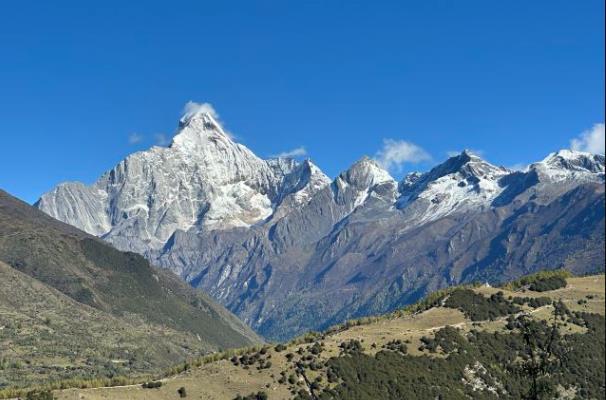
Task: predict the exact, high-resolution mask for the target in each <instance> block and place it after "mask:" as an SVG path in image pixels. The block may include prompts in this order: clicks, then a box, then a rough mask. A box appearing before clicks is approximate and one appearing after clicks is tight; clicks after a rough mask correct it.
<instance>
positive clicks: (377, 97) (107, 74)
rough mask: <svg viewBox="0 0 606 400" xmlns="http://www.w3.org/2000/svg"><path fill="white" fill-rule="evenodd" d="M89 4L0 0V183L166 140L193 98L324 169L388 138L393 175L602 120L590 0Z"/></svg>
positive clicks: (33, 183)
mask: <svg viewBox="0 0 606 400" xmlns="http://www.w3.org/2000/svg"><path fill="white" fill-rule="evenodd" d="M92 3H93V2H81V1H78V2H76V1H74V2H66V1H56V2H43V1H39V2H35V1H28V2H4V3H3V4H2V9H1V10H0V102H1V103H0V105H1V107H0V135H1V136H0V137H1V139H2V142H1V147H0V187H1V188H3V189H5V190H8V191H9V192H12V193H13V194H15V195H16V196H18V197H20V198H22V199H24V200H26V201H29V202H33V201H35V200H36V199H37V197H38V196H39V195H40V194H41V193H42V192H44V191H46V190H48V189H50V188H51V187H53V186H54V185H55V184H57V183H59V182H61V181H65V180H80V181H83V182H86V183H90V182H93V181H94V180H95V179H96V178H97V177H98V176H99V175H100V174H101V173H102V172H103V171H105V170H107V169H109V168H111V167H112V166H113V165H115V164H116V163H117V162H118V161H119V160H121V159H122V158H123V157H124V156H126V155H127V154H129V153H131V152H133V151H136V150H141V149H145V148H147V147H150V146H151V145H153V144H154V143H155V141H157V140H158V138H161V137H162V135H164V137H170V136H171V135H172V134H173V133H174V130H175V128H176V125H177V120H178V118H179V115H180V113H181V112H182V110H183V107H184V105H185V103H186V102H188V101H196V102H209V103H211V104H212V105H213V106H214V108H215V109H216V110H217V112H218V113H219V114H220V116H221V119H222V121H224V123H225V125H226V128H227V129H228V130H229V131H231V132H233V133H234V134H235V135H236V136H237V137H238V138H239V140H240V141H241V142H242V143H244V144H245V145H247V146H248V147H250V148H251V149H252V150H253V151H254V152H255V153H256V154H258V155H259V156H262V157H267V156H270V155H273V154H278V153H281V152H286V151H290V150H292V149H297V148H300V147H304V148H305V150H306V152H307V154H308V156H309V157H311V158H312V160H314V162H316V163H317V164H318V165H319V166H320V167H321V168H322V169H323V170H324V171H325V172H326V173H327V174H329V175H331V176H335V175H336V174H338V173H339V171H341V170H343V169H346V168H347V167H348V166H349V165H350V164H351V163H353V162H354V161H355V160H356V159H358V158H360V157H361V156H362V155H365V154H366V155H370V156H374V157H377V153H378V152H379V151H380V150H381V148H382V146H384V144H385V143H387V145H388V147H389V146H390V147H389V149H388V150H390V151H392V153H390V154H391V155H392V156H393V157H392V158H390V160H391V161H394V160H395V161H394V162H392V163H390V167H391V169H392V172H393V174H394V175H396V176H398V177H399V176H401V175H402V173H404V172H405V171H410V170H416V169H420V170H424V169H427V168H428V167H430V166H431V165H432V164H433V163H436V162H439V161H442V160H443V159H445V158H446V157H447V154H448V153H449V152H452V151H456V150H461V149H463V148H470V149H475V150H478V151H481V152H482V154H483V155H484V157H485V158H487V159H488V160H490V161H492V162H494V163H496V164H502V165H506V166H511V165H516V164H520V163H527V162H530V161H534V160H538V159H541V158H543V157H544V156H545V155H546V154H547V153H549V152H551V151H554V150H557V149H559V148H566V147H569V146H570V141H571V140H572V139H574V138H575V137H577V136H578V135H580V134H581V133H582V132H583V131H585V130H589V129H592V127H593V126H594V124H596V123H602V122H603V121H604V72H603V71H604V19H603V18H604V17H603V15H604V2H603V1H602V0H584V1H578V2H573V1H553V0H550V1H485V0H482V1H415V2H413V1H393V2H390V1H382V2H368V1H365V2H352V1H347V2H346V1H342V2H337V1H317V2H306V1H301V2H295V1H286V2H285V1H226V2H217V1H213V2H205V1H195V2H194V1H192V2H179V1H174V2H153V1H146V2H136V1H128V2H127V1H121V2H113V1H104V2H95V5H92ZM601 129H602V135H603V126H602V128H601ZM137 139H138V140H137ZM598 139H599V138H598ZM402 141H405V142H406V143H408V144H409V145H410V146H412V147H406V146H404V147H402V146H403V145H402ZM133 142H136V143H133ZM413 145H414V146H413ZM394 146H395V147H394ZM415 146H416V147H415ZM582 146H583V144H581V147H582ZM394 149H395V150H399V151H396V152H395V153H394V152H393V151H394ZM602 149H603V145H602ZM411 150H412V151H411ZM602 151H603V150H602ZM379 156H380V155H379Z"/></svg>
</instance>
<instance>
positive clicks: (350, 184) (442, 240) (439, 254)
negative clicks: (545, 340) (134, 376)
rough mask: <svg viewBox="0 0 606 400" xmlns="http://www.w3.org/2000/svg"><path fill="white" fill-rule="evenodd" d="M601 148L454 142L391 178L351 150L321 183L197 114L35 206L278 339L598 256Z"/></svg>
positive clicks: (309, 170)
mask: <svg viewBox="0 0 606 400" xmlns="http://www.w3.org/2000/svg"><path fill="white" fill-rule="evenodd" d="M604 161H605V160H604V156H603V155H595V154H588V153H581V152H572V151H568V150H562V151H560V152H557V153H553V154H550V155H549V156H548V157H547V158H545V159H544V160H542V161H540V162H537V163H535V164H532V165H530V166H529V167H528V168H527V169H526V170H524V171H511V170H508V169H506V168H502V167H497V166H494V165H492V164H490V163H488V162H486V161H485V160H483V159H481V158H480V157H478V156H476V155H474V154H472V153H470V152H468V151H464V152H462V153H461V154H460V155H458V156H456V157H452V158H450V159H448V160H447V161H446V162H444V163H443V164H440V165H438V166H436V167H435V168H433V169H432V170H431V171H429V172H427V173H422V174H421V173H413V174H409V175H408V176H406V177H405V178H404V179H403V180H402V181H401V182H397V181H395V180H394V179H393V178H392V177H391V176H390V175H389V173H388V172H387V171H385V170H383V169H382V168H381V167H380V166H379V165H378V164H377V163H376V162H375V161H373V160H371V159H369V158H363V159H361V160H360V161H358V162H356V163H355V164H354V165H353V166H351V167H350V168H349V169H348V170H346V171H344V172H343V173H341V174H340V175H339V176H338V177H337V178H336V179H335V180H333V181H330V180H329V179H328V178H327V177H326V175H324V174H323V173H322V172H321V171H320V170H319V169H318V168H317V167H316V166H315V165H314V164H312V163H311V162H310V161H304V162H302V163H299V162H296V161H294V160H289V159H276V160H262V159H260V158H258V157H256V156H255V155H254V154H253V153H252V152H251V151H250V150H248V149H247V148H246V147H244V146H242V145H240V144H237V143H235V142H234V141H233V140H232V139H231V138H230V137H229V136H228V135H227V134H226V133H225V132H224V131H223V129H222V128H221V126H220V125H219V123H218V122H217V119H216V118H215V116H214V115H212V114H211V113H198V114H193V115H189V116H188V117H187V118H185V119H182V120H181V122H180V127H179V131H178V133H177V135H176V136H175V138H174V139H173V142H172V144H171V145H170V146H169V147H168V148H161V147H154V148H152V149H151V150H149V151H144V152H139V153H135V154H133V155H131V156H129V157H128V158H126V159H125V160H124V161H123V162H121V163H120V164H118V166H116V167H115V168H114V169H112V170H111V171H109V172H108V173H106V174H105V175H103V176H102V177H101V179H100V180H99V181H98V182H96V183H95V184H94V185H93V186H90V187H88V186H84V185H82V184H78V183H66V184H62V185H59V186H58V187H57V188H55V189H54V190H52V191H51V192H49V193H47V194H45V195H43V196H42V197H41V199H40V200H39V201H38V203H37V204H36V205H37V207H39V208H40V209H41V210H43V211H45V212H46V213H48V214H50V215H51V216H54V217H55V218H58V219H60V220H62V221H65V222H67V223H70V224H72V225H75V226H77V227H79V228H81V229H83V230H86V231H87V232H90V233H93V234H95V235H98V236H102V237H103V238H105V239H106V240H108V241H109V242H111V243H113V244H114V245H115V246H116V247H118V248H119V249H124V250H132V251H136V252H139V253H142V254H144V255H145V256H146V257H147V258H148V259H150V260H152V261H153V262H154V263H156V264H159V265H161V266H164V267H166V268H168V269H170V270H172V271H173V272H175V273H177V274H178V275H180V276H181V277H182V278H183V279H185V280H187V281H188V282H190V283H191V284H192V285H193V286H195V287H199V288H201V289H203V290H204V291H206V292H207V293H209V294H210V295H211V296H212V297H214V298H215V299H217V300H218V301H219V302H221V303H222V304H224V305H225V306H227V307H228V308H229V309H230V310H232V311H233V312H235V313H236V314H237V315H239V316H240V317H241V318H242V319H244V321H246V322H247V323H248V324H249V325H250V326H252V327H253V328H254V329H256V330H257V331H258V332H260V333H261V334H263V335H265V336H266V337H268V338H276V339H283V338H287V337H291V336H293V335H295V334H298V333H300V332H303V331H305V330H308V329H322V328H324V327H327V326H329V325H331V324H334V323H336V322H340V321H342V320H344V319H347V318H351V317H358V316H362V315H366V314H372V313H380V312H386V311H389V310H391V309H393V308H395V307H399V306H401V305H403V304H406V303H409V302H412V301H414V300H416V299H418V298H419V297H420V296H422V295H424V294H425V293H427V292H428V291H432V290H435V289H437V288H440V287H443V286H447V285H451V284H457V283H460V282H469V281H473V280H488V281H501V280H506V279H511V278H514V277H517V276H519V275H522V274H526V273H529V272H532V271H535V270H538V269H543V268H559V267H565V268H569V269H571V270H573V271H575V272H588V271H594V270H598V269H603V266H604V258H605V257H604V250H603V247H604Z"/></svg>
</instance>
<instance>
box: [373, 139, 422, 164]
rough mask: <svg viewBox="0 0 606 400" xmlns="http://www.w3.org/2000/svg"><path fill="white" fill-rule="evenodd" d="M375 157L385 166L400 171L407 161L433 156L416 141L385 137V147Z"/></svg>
mask: <svg viewBox="0 0 606 400" xmlns="http://www.w3.org/2000/svg"><path fill="white" fill-rule="evenodd" d="M375 159H376V160H377V162H378V163H379V164H381V166H382V167H383V168H385V169H387V170H392V171H396V172H399V171H401V169H402V166H403V165H404V164H405V163H420V162H423V161H429V160H431V156H430V155H429V154H428V153H427V152H426V151H425V150H423V149H422V148H421V147H419V146H417V145H416V144H414V143H410V142H407V141H405V140H394V139H383V148H382V149H381V150H379V151H378V152H377V154H376V155H375Z"/></svg>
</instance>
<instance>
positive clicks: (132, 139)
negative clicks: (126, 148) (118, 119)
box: [128, 133, 143, 144]
mask: <svg viewBox="0 0 606 400" xmlns="http://www.w3.org/2000/svg"><path fill="white" fill-rule="evenodd" d="M142 140H143V135H141V134H139V133H131V134H130V135H128V144H137V143H140V142H141V141H142Z"/></svg>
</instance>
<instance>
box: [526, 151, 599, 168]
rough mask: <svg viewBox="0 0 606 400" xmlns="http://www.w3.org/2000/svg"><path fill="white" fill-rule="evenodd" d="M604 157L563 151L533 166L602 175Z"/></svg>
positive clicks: (550, 155)
mask: <svg viewBox="0 0 606 400" xmlns="http://www.w3.org/2000/svg"><path fill="white" fill-rule="evenodd" d="M604 160H605V159H604V155H602V154H592V153H586V152H582V151H573V150H568V149H563V150H560V151H557V152H555V153H551V154H549V155H548V156H547V157H545V159H543V160H542V161H540V162H538V163H535V164H533V165H534V166H535V167H541V166H542V167H544V169H550V170H567V171H572V172H574V171H576V172H585V173H603V172H604Z"/></svg>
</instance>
